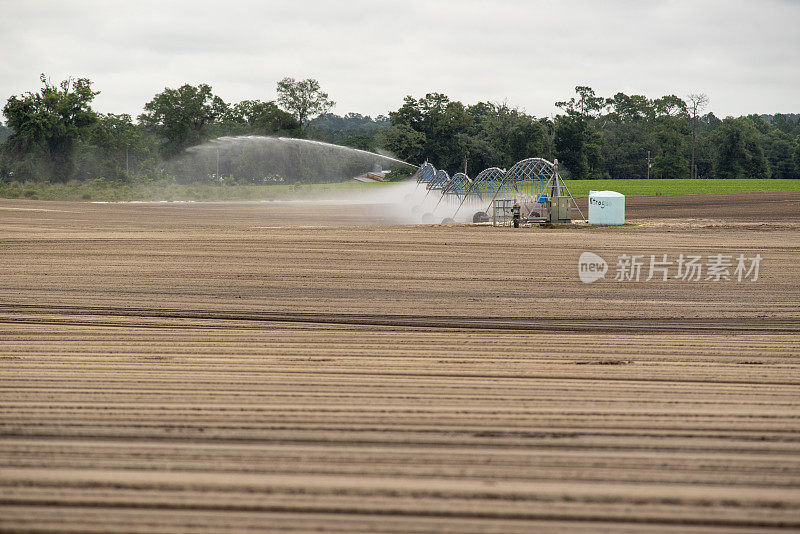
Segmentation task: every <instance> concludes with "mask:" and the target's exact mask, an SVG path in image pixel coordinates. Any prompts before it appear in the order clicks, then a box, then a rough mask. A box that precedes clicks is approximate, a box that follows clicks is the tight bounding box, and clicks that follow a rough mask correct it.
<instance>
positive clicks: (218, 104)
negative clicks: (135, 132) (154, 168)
mask: <svg viewBox="0 0 800 534" xmlns="http://www.w3.org/2000/svg"><path fill="white" fill-rule="evenodd" d="M144 109H145V112H144V113H142V114H141V115H139V122H141V123H142V124H143V125H144V126H146V127H147V128H149V129H150V130H152V131H153V132H154V133H156V134H157V135H158V136H159V137H160V138H161V140H162V141H161V151H162V153H163V155H164V156H167V157H169V156H174V155H175V154H177V153H179V152H181V151H182V150H184V149H185V148H187V147H190V146H192V145H196V144H198V143H201V142H203V141H205V140H206V139H208V138H209V137H210V136H211V132H210V129H209V126H210V125H211V124H213V122H214V121H215V120H216V119H217V118H218V117H222V116H224V115H225V114H226V113H228V105H227V104H225V101H223V100H222V99H221V98H220V97H218V96H216V95H214V94H213V93H212V90H211V87H210V86H209V85H207V84H204V83H201V84H200V85H198V86H194V85H189V84H185V85H182V86H181V87H179V88H177V89H170V88H169V87H167V88H165V89H164V91H163V92H161V93H159V94H157V95H156V96H155V97H154V98H153V100H151V101H150V102H148V103H147V104H145V106H144Z"/></svg>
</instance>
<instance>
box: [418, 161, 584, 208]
mask: <svg viewBox="0 0 800 534" xmlns="http://www.w3.org/2000/svg"><path fill="white" fill-rule="evenodd" d="M415 178H416V180H417V187H422V186H424V187H425V188H426V189H427V193H426V194H425V197H424V198H423V199H422V202H421V203H420V204H419V205H417V206H414V208H413V211H414V212H423V213H424V214H423V216H422V221H423V222H433V221H434V220H436V218H437V213H439V214H442V213H444V212H445V211H446V213H447V214H450V213H451V214H452V215H447V216H446V217H444V219H443V220H442V222H444V223H448V222H453V221H454V220H456V217H458V215H459V213H462V210H465V209H466V210H470V211H472V212H473V215H472V222H489V221H490V220H491V221H493V222H494V223H495V224H497V223H498V222H500V223H501V224H505V223H506V222H507V221H510V220H511V217H512V214H513V213H514V212H515V209H514V208H515V205H516V206H519V209H518V210H516V212H517V213H518V214H519V217H520V219H521V221H522V222H541V223H559V222H570V221H571V220H572V210H577V211H578V213H579V214H580V218H581V219H583V220H586V218H585V217H584V215H583V212H581V210H580V208H579V207H578V204H577V203H576V202H575V199H574V198H573V197H572V193H570V190H569V188H568V187H567V185H566V184H565V183H564V180H563V179H562V178H561V176H560V175H559V174H558V160H555V161H554V162H550V161H547V160H546V159H542V158H526V159H523V160H522V161H518V162H517V163H516V164H514V166H512V167H511V168H510V169H509V170H507V171H506V170H503V169H500V168H498V167H490V168H488V169H484V170H482V171H481V172H480V173H478V175H477V176H476V177H475V178H474V179H471V178H470V177H469V176H467V175H466V174H465V173H463V172H459V173H456V174H454V175H453V176H450V175H449V174H447V172H446V171H443V170H439V171H437V170H436V168H435V167H434V166H433V165H431V164H430V163H429V162H425V163H424V164H423V165H421V166H420V167H419V169H418V170H417V172H416V174H415ZM429 198H433V199H435V202H433V201H429V200H428V199H429ZM426 204H428V205H429V207H428V208H426V207H425V206H426Z"/></svg>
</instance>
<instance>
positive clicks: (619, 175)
mask: <svg viewBox="0 0 800 534" xmlns="http://www.w3.org/2000/svg"><path fill="white" fill-rule="evenodd" d="M41 82H42V87H41V89H40V90H39V91H37V92H28V93H25V94H23V95H19V96H12V97H10V98H9V99H8V100H7V102H6V104H5V106H4V107H3V114H4V116H5V119H6V123H5V125H1V124H0V143H2V144H1V145H0V181H5V182H9V181H28V182H37V181H39V182H67V181H85V180H96V179H99V178H103V179H106V180H114V181H117V182H132V181H142V180H152V179H163V178H167V179H174V178H175V177H174V176H171V175H170V172H171V169H174V168H176V165H173V164H171V163H170V162H173V161H176V160H179V159H180V158H176V156H180V155H182V154H186V149H187V148H189V147H193V146H196V145H199V144H202V143H204V142H206V141H208V140H210V139H214V138H218V137H223V136H235V135H266V136H282V137H297V138H308V139H316V140H322V141H326V142H329V143H334V144H340V145H346V146H350V147H353V148H359V149H363V150H369V151H378V152H381V151H384V150H385V151H389V152H391V153H394V154H395V155H397V156H398V157H399V158H401V159H404V160H406V161H410V162H413V163H421V162H423V161H425V160H428V161H430V162H432V163H433V164H434V165H435V166H436V167H437V168H443V169H446V170H448V171H449V172H450V173H451V174H452V173H454V172H457V171H463V170H464V169H465V168H466V169H467V171H468V173H469V174H470V175H473V176H474V175H475V174H476V173H477V172H479V171H480V170H482V169H484V168H486V167H490V166H499V167H504V168H508V167H510V166H511V165H512V164H513V163H514V162H516V161H518V160H520V159H523V158H525V157H529V156H541V157H545V158H547V159H551V160H552V159H554V158H558V160H559V163H560V166H561V169H562V170H563V171H564V174H565V175H566V176H568V177H570V178H573V179H591V178H593V179H607V178H616V179H632V178H646V177H648V176H649V177H651V178H688V177H690V176H692V175H693V174H695V175H696V176H697V177H698V178H783V179H785V178H800V123H799V121H798V119H800V115H797V114H791V115H782V114H776V115H760V116H759V115H748V116H745V117H736V118H734V117H727V118H725V119H719V118H717V117H716V116H715V115H714V114H713V113H705V114H703V113H702V112H703V108H704V106H705V104H706V103H707V98H706V97H705V95H689V97H688V99H687V101H684V100H683V99H681V98H679V97H677V96H675V95H666V96H663V97H661V98H657V99H650V98H647V97H645V96H641V95H626V94H624V93H617V94H616V95H613V96H612V97H601V96H597V95H596V94H595V93H594V91H593V90H592V89H591V88H590V87H584V86H579V87H576V91H575V95H574V96H573V97H571V98H570V99H569V100H565V101H562V102H557V103H556V105H557V106H558V107H559V108H560V109H561V112H560V113H559V114H557V115H556V116H555V117H553V118H550V117H544V118H536V117H533V116H531V115H528V114H527V113H525V112H524V111H522V110H520V109H518V108H514V107H511V106H509V105H508V104H506V103H491V102H478V103H476V104H472V105H465V104H463V103H461V102H458V101H452V100H450V99H449V98H448V97H447V96H446V95H443V94H440V93H430V94H427V95H425V96H424V97H423V98H419V99H416V98H413V97H411V96H408V97H406V98H405V100H404V102H403V104H402V106H400V108H399V109H397V110H396V111H392V112H390V113H389V116H388V117H386V116H382V115H381V116H378V117H376V118H374V119H373V118H372V117H369V116H363V115H359V114H357V113H348V114H346V115H344V116H338V115H335V114H332V113H330V112H329V110H330V108H331V106H333V102H332V101H331V100H330V99H329V98H328V95H327V94H326V93H324V92H322V90H321V88H320V86H319V83H317V82H316V81H315V80H300V81H295V80H294V79H292V78H284V79H283V80H281V81H280V82H279V83H278V87H277V92H278V100H277V102H274V101H262V100H244V101H242V102H238V103H227V102H225V101H224V100H223V99H222V98H220V97H219V96H218V95H216V94H214V92H213V89H212V88H211V87H210V86H209V85H207V84H199V85H196V86H194V85H190V84H185V85H183V86H181V87H178V88H165V89H164V90H163V91H162V92H160V93H158V94H156V95H154V96H153V98H152V99H151V100H150V101H149V102H147V103H145V104H144V112H143V113H142V114H141V115H139V116H138V117H137V118H136V119H134V118H132V117H131V116H130V115H127V114H113V113H109V114H100V113H97V112H95V111H94V110H93V109H92V107H91V104H92V101H93V99H94V97H95V96H96V95H97V94H98V91H95V90H94V89H93V87H92V82H91V81H90V80H88V79H85V78H81V79H77V80H72V79H68V80H65V81H63V82H61V83H59V84H53V83H51V82H50V81H49V80H48V79H47V78H46V77H45V76H44V75H42V77H41ZM297 150H299V149H297ZM297 150H296V151H297ZM206 152H208V151H206ZM208 153H209V154H211V155H210V156H209V158H210V159H209V162H210V163H209V165H210V166H212V167H214V169H213V172H207V173H205V174H203V175H202V176H197V178H196V179H197V180H198V181H217V182H224V181H226V180H227V179H229V178H230V179H231V180H232V178H233V176H234V174H235V172H234V170H235V169H239V168H242V165H244V164H242V163H240V164H237V165H235V166H234V165H228V166H226V165H220V162H219V155H218V151H217V152H208ZM298 154H300V155H302V151H300V152H298ZM251 159H252V161H249V163H248V165H245V167H247V166H249V167H253V168H258V169H261V167H264V165H261V163H259V161H257V160H256V159H254V158H251ZM307 159H308V158H305V160H307ZM305 160H303V161H305ZM287 161H289V160H287ZM692 162H694V169H695V173H693V172H692ZM246 163H247V162H246ZM284 163H286V162H284ZM290 163H291V162H290ZM306 163H308V162H306ZM648 163H649V164H650V166H649V168H648ZM229 167H230V168H231V169H234V168H235V169H234V170H230V171H227V169H228V168H229ZM276 168H278V167H276ZM303 169H305V170H304V171H303V172H298V173H295V175H294V176H288V175H286V176H283V175H282V174H287V173H282V172H277V173H276V172H273V171H269V172H267V171H265V170H263V169H261V170H259V172H255V171H254V172H251V173H246V174H244V175H243V174H242V173H239V175H238V176H237V178H238V180H239V181H240V182H241V181H242V180H245V181H246V182H247V183H265V182H270V183H294V182H308V181H329V180H332V179H334V178H333V177H331V176H328V174H329V173H328V174H325V173H323V174H325V176H324V177H317V176H316V174H319V171H318V170H315V167H314V166H313V165H311V164H310V163H308V164H306V165H305V166H304V167H303ZM343 172H344V171H343ZM226 173H227V174H226ZM250 175H252V176H250ZM317 178H320V179H319V180H317ZM323 178H324V179H323ZM192 179H194V178H192ZM184 180H186V178H185V177H184V178H183V179H182V180H181V181H184Z"/></svg>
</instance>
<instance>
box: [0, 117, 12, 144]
mask: <svg viewBox="0 0 800 534" xmlns="http://www.w3.org/2000/svg"><path fill="white" fill-rule="evenodd" d="M12 133H13V130H12V129H11V128H9V127H8V126H4V125H3V123H2V122H0V144H2V143H3V142H4V141H5V140H6V139H8V138H9V137H10V136H11V134H12Z"/></svg>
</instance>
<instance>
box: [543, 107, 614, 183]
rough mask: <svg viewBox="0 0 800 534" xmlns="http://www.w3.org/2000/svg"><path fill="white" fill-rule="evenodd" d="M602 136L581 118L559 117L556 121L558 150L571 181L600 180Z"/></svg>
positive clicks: (576, 115) (577, 115) (571, 116)
mask: <svg viewBox="0 0 800 534" xmlns="http://www.w3.org/2000/svg"><path fill="white" fill-rule="evenodd" d="M602 147H603V136H602V135H601V134H600V132H598V131H597V129H596V128H595V127H594V126H593V125H592V124H591V123H590V122H589V121H588V120H587V119H586V118H585V117H583V116H582V115H579V114H574V115H560V116H559V117H557V120H556V134H555V150H556V156H557V157H558V160H559V162H561V163H562V164H563V165H564V167H566V169H567V170H568V171H569V175H570V178H574V179H576V180H584V179H586V178H595V177H600V174H601V172H600V164H601V162H602Z"/></svg>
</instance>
